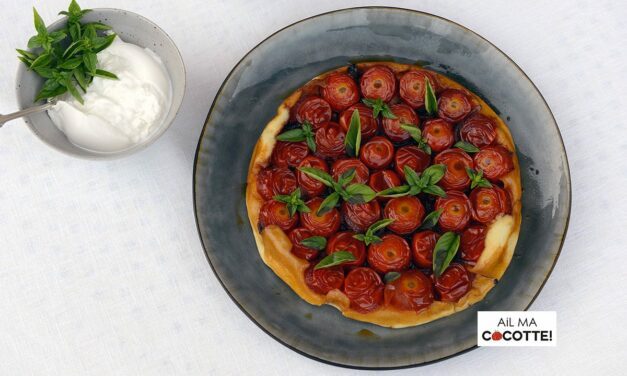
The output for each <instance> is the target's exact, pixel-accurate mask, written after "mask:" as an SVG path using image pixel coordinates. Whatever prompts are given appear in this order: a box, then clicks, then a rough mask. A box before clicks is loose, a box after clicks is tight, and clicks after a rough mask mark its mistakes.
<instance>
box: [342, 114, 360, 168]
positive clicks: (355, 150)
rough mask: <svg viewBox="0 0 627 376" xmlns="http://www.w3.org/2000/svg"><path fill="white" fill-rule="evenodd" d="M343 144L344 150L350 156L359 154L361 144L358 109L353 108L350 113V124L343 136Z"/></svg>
mask: <svg viewBox="0 0 627 376" xmlns="http://www.w3.org/2000/svg"><path fill="white" fill-rule="evenodd" d="M344 146H346V152H347V153H348V155H350V156H351V157H357V156H359V148H360V146H361V119H360V118H359V110H357V109H355V110H354V111H353V114H352V115H351V124H350V126H349V127H348V132H346V137H345V138H344Z"/></svg>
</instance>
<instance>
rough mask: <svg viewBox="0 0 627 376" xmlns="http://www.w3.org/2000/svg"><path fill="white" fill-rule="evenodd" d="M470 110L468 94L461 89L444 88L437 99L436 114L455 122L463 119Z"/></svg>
mask: <svg viewBox="0 0 627 376" xmlns="http://www.w3.org/2000/svg"><path fill="white" fill-rule="evenodd" d="M471 110H472V104H471V102H470V98H468V95H466V93H464V92H463V91H461V90H456V89H446V90H444V91H443V92H442V93H441V94H440V98H439V99H438V116H439V117H441V118H442V119H444V120H447V121H450V122H452V123H456V122H458V121H460V120H463V119H464V118H465V117H466V116H468V114H469V113H470V111H471Z"/></svg>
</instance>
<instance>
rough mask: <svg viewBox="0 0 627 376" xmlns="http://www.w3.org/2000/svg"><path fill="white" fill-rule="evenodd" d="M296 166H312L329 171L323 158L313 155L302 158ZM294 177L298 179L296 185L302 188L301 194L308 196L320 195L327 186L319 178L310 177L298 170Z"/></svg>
mask: <svg viewBox="0 0 627 376" xmlns="http://www.w3.org/2000/svg"><path fill="white" fill-rule="evenodd" d="M298 167H299V168H300V167H313V168H317V169H319V170H322V171H324V172H329V168H328V167H327V163H326V162H325V161H324V159H322V158H318V157H315V156H313V155H310V156H308V157H307V158H305V159H303V161H302V162H300V164H299V165H298ZM296 178H297V179H298V185H299V186H300V188H301V189H302V191H303V194H304V195H305V196H308V197H315V196H320V195H321V194H322V193H323V192H324V191H325V190H326V188H327V187H326V185H324V184H322V183H321V182H320V181H319V180H316V179H314V178H312V177H311V176H309V175H307V174H305V173H304V172H302V171H300V170H298V171H297V172H296Z"/></svg>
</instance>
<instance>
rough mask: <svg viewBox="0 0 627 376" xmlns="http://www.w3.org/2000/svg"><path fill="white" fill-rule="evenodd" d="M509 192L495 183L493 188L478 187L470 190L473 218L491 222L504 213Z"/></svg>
mask: <svg viewBox="0 0 627 376" xmlns="http://www.w3.org/2000/svg"><path fill="white" fill-rule="evenodd" d="M506 195H507V193H505V192H504V191H503V190H502V189H501V188H499V187H497V186H496V185H493V186H492V188H483V187H477V188H475V189H473V190H472V192H470V197H469V198H470V204H471V205H472V218H473V219H474V220H475V221H477V222H480V223H490V222H492V220H494V218H496V217H497V216H499V215H500V214H504V213H505V212H506V210H507V207H508V205H509V203H508V202H507V198H506V197H507V196H506Z"/></svg>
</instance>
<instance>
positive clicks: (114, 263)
mask: <svg viewBox="0 0 627 376" xmlns="http://www.w3.org/2000/svg"><path fill="white" fill-rule="evenodd" d="M31 2H34V5H35V6H36V7H37V9H38V10H39V11H40V13H41V15H42V16H43V18H44V19H45V20H46V21H47V22H51V21H52V20H53V19H55V18H56V13H57V11H59V10H61V9H63V8H66V6H67V4H68V3H69V0H46V1H44V0H31V1H28V0H27V1H24V0H1V1H0V3H1V10H0V25H2V26H1V27H0V67H1V69H2V76H3V78H2V82H0V113H7V112H10V111H12V110H14V109H16V107H17V104H16V100H15V96H14V90H13V87H14V82H13V80H14V72H15V70H16V68H17V64H18V62H17V59H16V58H15V56H14V55H15V54H14V50H13V49H14V48H15V47H22V46H23V45H24V44H25V43H26V40H27V39H28V37H29V36H30V35H31V34H32V30H33V27H32V23H31V22H32V21H31V19H32V16H31V9H30V6H31ZM81 3H82V5H83V6H84V7H118V8H125V9H128V10H131V11H134V12H137V13H140V14H142V15H144V16H146V17H148V18H150V19H152V20H153V21H155V22H156V23H158V24H159V25H161V26H162V27H163V28H164V29H165V30H166V31H167V32H168V33H169V34H170V36H171V37H172V38H173V39H174V40H175V42H176V43H177V44H178V46H179V48H180V50H181V52H182V54H183V57H184V60H185V63H186V66H187V74H188V76H187V93H186V98H185V101H184V103H183V106H182V110H181V112H180V115H179V117H178V119H177V120H176V122H175V123H174V125H173V126H172V128H171V129H170V130H169V131H168V132H167V133H166V134H165V135H164V136H163V137H162V138H161V139H160V140H159V141H158V142H156V143H155V144H154V145H152V146H151V147H150V148H148V149H147V150H145V151H143V152H141V153H139V154H137V155H135V156H132V157H129V158H127V159H123V160H118V161H111V162H90V161H84V160H79V159H73V158H71V157H67V156H65V155H62V154H60V153H58V152H55V151H53V150H51V149H49V148H48V147H47V146H45V145H44V144H43V143H41V142H39V141H38V139H36V137H35V136H34V135H33V134H31V132H30V131H29V130H28V129H27V128H26V127H25V126H24V124H23V122H22V121H21V120H18V121H15V122H13V123H9V124H7V125H6V126H5V127H4V128H3V129H2V130H0V374H1V375H31V374H33V375H43V374H55V375H86V374H95V375H132V374H142V375H173V374H185V375H244V374H255V375H263V374H268V375H274V374H276V375H285V374H294V373H297V374H302V375H325V374H337V375H344V374H346V375H347V374H352V373H353V372H355V371H352V370H347V369H342V368H337V367H333V366H329V365H325V364H322V363H318V362H316V361H313V360H310V359H308V358H306V357H303V356H301V355H299V354H297V353H295V352H293V351H291V350H289V349H288V348H286V347H284V346H283V345H281V344H279V343H278V342H276V341H274V340H273V339H271V338H270V337H269V336H268V335H266V334H265V333H263V332H262V331H261V330H260V329H258V328H257V327H256V326H255V324H253V323H252V322H251V321H250V320H249V319H248V318H246V316H245V315H244V314H243V313H242V312H240V310H239V309H238V308H237V307H236V306H235V304H233V302H232V301H231V300H230V299H229V297H228V296H227V294H226V293H225V292H224V291H223V290H222V288H221V287H220V284H219V283H218V281H217V279H216V278H215V276H214V275H213V273H212V272H211V269H210V268H209V265H208V264H207V262H206V260H205V255H204V254H203V251H202V248H201V245H200V242H199V239H198V235H197V233H196V226H195V223H194V214H193V210H192V184H191V183H192V162H193V159H194V151H195V147H196V142H197V139H198V136H199V134H200V131H201V128H202V124H203V121H204V119H205V116H206V114H207V111H208V109H209V105H210V103H211V101H212V99H213V97H214V95H215V93H216V91H217V89H218V87H219V86H220V84H221V83H222V81H223V80H224V78H225V77H226V75H227V73H228V72H229V71H230V69H231V68H232V67H233V65H234V64H235V63H236V62H237V61H238V60H239V59H240V58H241V57H242V56H243V55H244V54H245V53H246V52H247V51H248V50H249V49H251V48H252V47H253V46H255V45H256V44H257V43H259V42H260V41H261V40H262V39H264V38H265V37H266V36H268V35H269V34H270V33H272V32H274V31H276V30H278V29H280V28H282V27H284V26H286V25H288V24H290V23H292V22H295V21H297V20H299V19H302V18H305V17H308V16H312V15H315V14H318V13H321V12H325V11H329V10H333V9H336V8H344V7H350V6H357V5H367V4H382V5H383V4H385V3H384V2H380V1H371V2H368V3H366V2H364V1H327V0H325V1H320V0H318V1H312V0H309V1H294V0H291V1H290V0H282V1H272V2H271V1H243V0H241V1H212V0H184V1H183V0H182V1H166V0H159V1H156V0H153V1H148V0H146V1H137V0H133V1H129V0H124V1H123V0H100V1H87V0H84V1H82V2H81ZM575 3H577V5H575ZM387 5H396V6H400V7H407V8H415V9H419V10H424V11H427V12H431V13H434V14H437V15H440V16H443V17H446V18H449V19H451V20H454V21H457V22H459V23H461V24H463V25H465V26H467V27H469V28H470V29H472V30H474V31H476V32H478V33H479V34H481V35H483V36H484V37H486V38H487V39H489V40H490V41H492V42H493V43H494V44H496V45H497V46H498V47H499V48H501V49H502V50H503V51H504V52H505V53H507V54H508V55H509V56H511V57H512V58H513V59H514V60H515V61H516V62H517V63H518V64H519V65H520V66H521V67H522V69H523V70H524V71H525V72H526V73H527V74H528V75H529V76H530V77H531V79H532V80H533V81H534V82H535V83H536V85H537V86H538V87H539V89H540V91H541V92H542V93H543V95H544V96H545V98H546V100H547V101H548V103H549V105H550V106H551V108H552V110H553V112H554V114H555V117H556V118H557V122H558V123H559V125H560V129H561V131H562V135H563V137H564V142H565V144H566V148H567V150H568V153H569V158H570V159H569V161H570V167H571V173H572V182H573V206H572V218H571V223H570V230H569V232H568V237H567V240H566V243H565V244H564V249H563V251H562V255H561V257H560V260H559V262H558V264H557V267H556V268H555V271H554V272H553V275H552V276H551V278H550V280H549V281H548V282H547V284H546V286H545V288H544V290H543V291H542V293H541V294H540V296H539V297H538V299H537V300H536V302H535V303H534V304H533V306H532V309H534V310H555V311H557V315H558V316H557V317H558V333H559V335H558V336H559V345H558V347H556V348H481V349H478V350H474V351H471V352H469V353H466V354H464V355H461V356H458V357H454V358H452V359H449V360H446V361H444V362H440V363H437V364H433V365H429V366H426V367H423V368H420V369H409V370H402V371H398V373H399V374H406V375H410V374H412V375H413V374H423V375H431V374H432V375H443V374H446V375H454V374H495V375H500V374H507V375H527V374H533V375H544V374H547V375H551V374H564V375H577V374H591V373H596V374H598V375H619V374H625V373H626V372H627V334H626V332H625V329H624V323H625V319H626V318H627V292H626V291H627V250H626V249H625V246H624V245H625V244H626V243H627V228H626V225H627V220H626V219H627V214H626V213H627V201H626V199H625V195H626V193H625V189H626V185H627V163H626V159H627V152H626V150H627V131H626V129H627V124H625V121H626V120H627V102H626V97H627V79H626V78H625V77H626V75H627V45H626V42H625V41H627V25H626V23H627V4H625V3H624V2H620V1H599V0H590V1H577V2H569V1H551V2H549V1H546V2H533V1H523V0H520V1H498V0H494V1H464V2H461V1H449V0H438V1H427V0H425V1H403V2H400V1H399V2H395V3H392V2H387Z"/></svg>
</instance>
